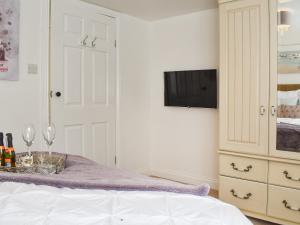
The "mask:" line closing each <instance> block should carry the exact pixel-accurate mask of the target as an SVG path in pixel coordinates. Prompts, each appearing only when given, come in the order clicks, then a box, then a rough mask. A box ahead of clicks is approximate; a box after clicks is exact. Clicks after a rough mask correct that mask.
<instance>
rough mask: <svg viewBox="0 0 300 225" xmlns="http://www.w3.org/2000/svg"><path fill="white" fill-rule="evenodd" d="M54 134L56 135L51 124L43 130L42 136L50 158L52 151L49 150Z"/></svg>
mask: <svg viewBox="0 0 300 225" xmlns="http://www.w3.org/2000/svg"><path fill="white" fill-rule="evenodd" d="M55 134H56V130H55V125H54V124H53V123H50V124H47V125H46V126H45V128H44V130H43V136H44V140H45V141H46V144H47V147H48V152H49V155H50V156H51V155H52V151H51V150H50V147H51V145H52V144H53V142H54V139H55Z"/></svg>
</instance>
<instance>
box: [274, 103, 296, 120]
mask: <svg viewBox="0 0 300 225" xmlns="http://www.w3.org/2000/svg"><path fill="white" fill-rule="evenodd" d="M277 117H279V118H300V105H280V106H278V110H277Z"/></svg>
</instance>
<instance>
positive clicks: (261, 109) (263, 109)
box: [260, 105, 266, 116]
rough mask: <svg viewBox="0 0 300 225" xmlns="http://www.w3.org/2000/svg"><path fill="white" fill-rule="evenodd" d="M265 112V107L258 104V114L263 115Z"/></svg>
mask: <svg viewBox="0 0 300 225" xmlns="http://www.w3.org/2000/svg"><path fill="white" fill-rule="evenodd" d="M265 113H266V108H265V107H264V106H263V105H262V106H260V115H261V116H263V115H265Z"/></svg>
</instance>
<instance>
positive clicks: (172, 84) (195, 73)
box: [165, 70, 218, 108]
mask: <svg viewBox="0 0 300 225" xmlns="http://www.w3.org/2000/svg"><path fill="white" fill-rule="evenodd" d="M217 92H218V91H217V70H191V71H173V72H165V106H178V107H201V108H217V101H218V100H217Z"/></svg>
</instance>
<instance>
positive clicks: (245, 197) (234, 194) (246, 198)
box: [230, 189, 252, 200]
mask: <svg viewBox="0 0 300 225" xmlns="http://www.w3.org/2000/svg"><path fill="white" fill-rule="evenodd" d="M230 192H231V194H232V196H233V197H236V198H239V199H244V200H248V199H249V198H250V197H251V196H252V194H251V193H248V194H246V196H244V197H240V196H238V195H237V194H236V193H235V190H233V189H232V190H231V191H230Z"/></svg>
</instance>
